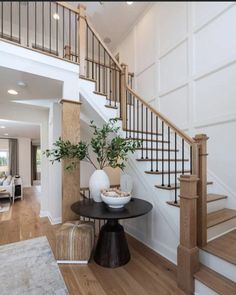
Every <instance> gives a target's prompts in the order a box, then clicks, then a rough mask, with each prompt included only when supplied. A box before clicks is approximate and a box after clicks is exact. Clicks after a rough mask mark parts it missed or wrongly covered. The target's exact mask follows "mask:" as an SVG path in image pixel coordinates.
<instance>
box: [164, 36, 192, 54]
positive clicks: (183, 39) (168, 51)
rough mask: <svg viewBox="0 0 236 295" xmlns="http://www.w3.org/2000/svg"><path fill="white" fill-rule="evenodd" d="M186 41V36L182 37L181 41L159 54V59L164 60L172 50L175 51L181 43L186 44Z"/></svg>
mask: <svg viewBox="0 0 236 295" xmlns="http://www.w3.org/2000/svg"><path fill="white" fill-rule="evenodd" d="M187 39H188V36H184V37H182V38H181V39H179V40H178V41H177V42H176V43H174V44H172V45H171V46H170V47H169V48H168V49H166V51H164V52H163V53H160V55H159V59H162V58H164V57H165V56H166V55H168V54H170V53H171V52H172V51H173V50H175V49H176V48H177V47H179V46H180V45H181V44H182V43H184V42H186V41H187Z"/></svg>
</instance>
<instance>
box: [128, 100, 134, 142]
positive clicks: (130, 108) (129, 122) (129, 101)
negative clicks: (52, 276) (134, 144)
mask: <svg viewBox="0 0 236 295" xmlns="http://www.w3.org/2000/svg"><path fill="white" fill-rule="evenodd" d="M133 137H135V136H134V135H133ZM129 138H131V101H130V100H129Z"/></svg>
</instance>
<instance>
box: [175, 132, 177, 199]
mask: <svg viewBox="0 0 236 295" xmlns="http://www.w3.org/2000/svg"><path fill="white" fill-rule="evenodd" d="M175 204H177V134H176V132H175Z"/></svg>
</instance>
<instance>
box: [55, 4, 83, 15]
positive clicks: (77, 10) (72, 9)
mask: <svg viewBox="0 0 236 295" xmlns="http://www.w3.org/2000/svg"><path fill="white" fill-rule="evenodd" d="M56 3H57V4H58V5H60V6H62V7H64V8H66V9H69V10H71V11H73V12H75V13H77V14H79V13H80V11H79V8H77V7H75V6H74V5H71V4H69V3H68V2H63V1H56Z"/></svg>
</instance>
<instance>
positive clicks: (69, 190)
mask: <svg viewBox="0 0 236 295" xmlns="http://www.w3.org/2000/svg"><path fill="white" fill-rule="evenodd" d="M61 103H62V139H63V140H69V141H71V142H72V143H78V142H79V140H80V107H81V103H80V102H77V101H73V100H66V99H63V100H61ZM70 162H71V161H70V160H63V161H62V222H65V221H68V220H75V219H78V215H77V214H75V213H74V212H73V211H72V210H71V205H72V204H73V203H75V202H76V201H79V199H80V166H79V163H78V165H77V166H76V168H75V169H73V170H72V171H67V170H66V169H65V167H66V166H67V165H68V164H69V163H70Z"/></svg>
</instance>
